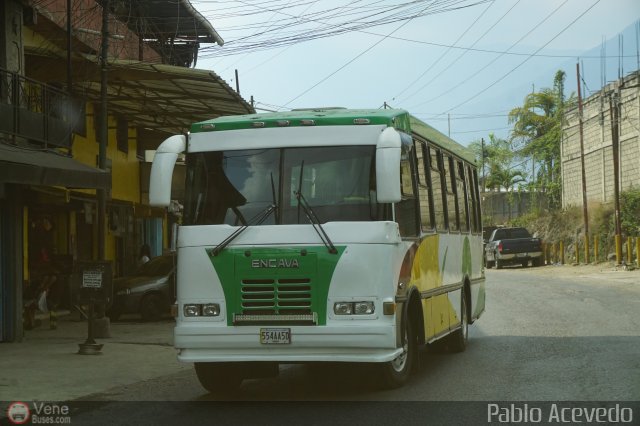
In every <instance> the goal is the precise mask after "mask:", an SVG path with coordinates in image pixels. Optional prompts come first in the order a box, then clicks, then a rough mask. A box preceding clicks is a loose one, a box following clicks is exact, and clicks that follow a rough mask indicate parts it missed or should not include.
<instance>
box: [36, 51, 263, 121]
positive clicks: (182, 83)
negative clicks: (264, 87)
mask: <svg viewBox="0 0 640 426" xmlns="http://www.w3.org/2000/svg"><path fill="white" fill-rule="evenodd" d="M28 60H29V62H30V63H31V64H33V65H32V66H30V70H31V71H30V73H29V76H30V77H31V78H34V79H37V80H40V81H43V82H48V83H52V82H60V81H64V79H62V77H63V75H62V74H63V73H64V70H65V67H64V64H65V62H64V59H63V58H59V57H53V56H39V55H29V56H28ZM73 80H74V83H73V84H74V93H80V94H82V95H83V96H84V97H85V98H86V99H87V100H88V101H91V102H99V100H100V68H99V64H98V60H97V57H95V56H89V55H84V60H83V61H75V62H74V64H73ZM108 82H109V83H108V103H109V106H108V108H109V113H110V114H117V115H118V114H119V115H121V116H123V118H126V119H127V120H128V121H129V123H130V125H135V126H142V127H147V128H151V129H155V130H160V131H164V132H167V133H171V134H175V133H182V132H186V131H187V130H189V128H190V126H191V124H192V123H195V122H198V121H204V120H209V119H212V118H216V117H220V116H223V115H238V114H250V113H254V112H255V110H254V109H253V107H252V106H251V105H250V104H249V103H248V102H247V101H245V100H244V99H243V98H242V97H241V96H240V95H239V94H238V93H237V92H236V91H235V90H233V89H232V88H231V87H230V86H229V85H228V84H227V83H226V82H225V81H224V80H222V79H221V78H220V77H219V76H218V75H216V74H215V73H214V72H213V71H208V70H201V69H193V68H184V67H177V66H172V65H164V64H153V63H146V62H139V61H129V60H110V61H109V68H108Z"/></svg>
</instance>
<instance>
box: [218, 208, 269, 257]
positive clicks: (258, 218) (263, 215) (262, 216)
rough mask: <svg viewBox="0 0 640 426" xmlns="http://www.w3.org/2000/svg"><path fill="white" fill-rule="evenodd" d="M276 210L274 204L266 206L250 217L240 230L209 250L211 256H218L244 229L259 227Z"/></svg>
mask: <svg viewBox="0 0 640 426" xmlns="http://www.w3.org/2000/svg"><path fill="white" fill-rule="evenodd" d="M277 209H278V206H276V205H275V204H271V205H270V206H268V207H267V208H266V209H264V210H262V211H261V212H260V213H258V214H257V215H255V216H254V217H252V218H251V219H249V222H247V223H245V224H243V225H242V226H241V227H240V228H238V229H236V230H235V231H233V233H232V234H231V235H229V236H228V237H227V238H225V239H224V240H222V242H221V243H220V244H218V245H217V246H216V247H215V248H214V249H213V250H211V254H212V255H214V256H217V255H219V254H220V252H221V251H222V250H224V248H225V247H226V246H228V245H229V243H231V241H233V240H234V239H235V238H236V237H237V236H238V235H240V234H241V233H242V232H243V231H244V230H245V229H247V228H248V227H249V226H251V225H260V224H261V223H262V222H264V221H265V220H267V218H268V217H269V215H270V214H271V213H272V212H273V211H275V210H277Z"/></svg>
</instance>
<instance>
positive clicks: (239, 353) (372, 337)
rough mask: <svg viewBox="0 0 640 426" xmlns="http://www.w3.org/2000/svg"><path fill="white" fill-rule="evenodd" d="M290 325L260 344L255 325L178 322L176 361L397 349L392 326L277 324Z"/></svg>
mask: <svg viewBox="0 0 640 426" xmlns="http://www.w3.org/2000/svg"><path fill="white" fill-rule="evenodd" d="M277 327H278V328H283V327H284V328H290V329H291V343H289V344H280V345H264V344H261V343H260V337H259V336H260V328H269V327H268V326H264V327H260V326H237V327H215V326H214V327H212V326H210V325H207V324H197V325H195V324H194V325H191V324H189V325H178V326H176V328H175V330H174V341H175V347H176V348H178V359H179V360H180V361H182V362H244V361H272V362H283V363H287V362H315V361H327V362H329V361H337V362H387V361H391V360H393V359H395V358H396V357H398V355H400V354H401V353H402V348H396V347H395V341H396V337H395V327H394V326H392V325H384V326H339V327H336V326H321V327H317V326H291V327H286V326H277Z"/></svg>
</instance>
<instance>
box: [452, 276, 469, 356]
mask: <svg viewBox="0 0 640 426" xmlns="http://www.w3.org/2000/svg"><path fill="white" fill-rule="evenodd" d="M465 288H466V287H464V286H463V287H462V293H461V294H460V328H459V329H457V330H456V331H454V332H453V333H451V335H450V336H449V337H448V340H449V342H448V343H449V345H448V347H449V350H450V351H451V352H464V350H465V349H466V348H467V341H468V340H469V318H468V315H467V292H466V290H465Z"/></svg>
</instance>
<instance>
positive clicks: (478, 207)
mask: <svg viewBox="0 0 640 426" xmlns="http://www.w3.org/2000/svg"><path fill="white" fill-rule="evenodd" d="M469 171H470V172H471V175H470V178H471V181H472V182H473V184H472V185H471V194H472V196H473V199H474V204H475V208H474V216H475V222H476V229H475V231H476V232H480V231H481V230H482V204H481V202H480V193H479V192H478V191H479V190H480V186H479V185H478V171H477V170H476V169H475V168H474V169H473V170H471V168H469Z"/></svg>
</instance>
